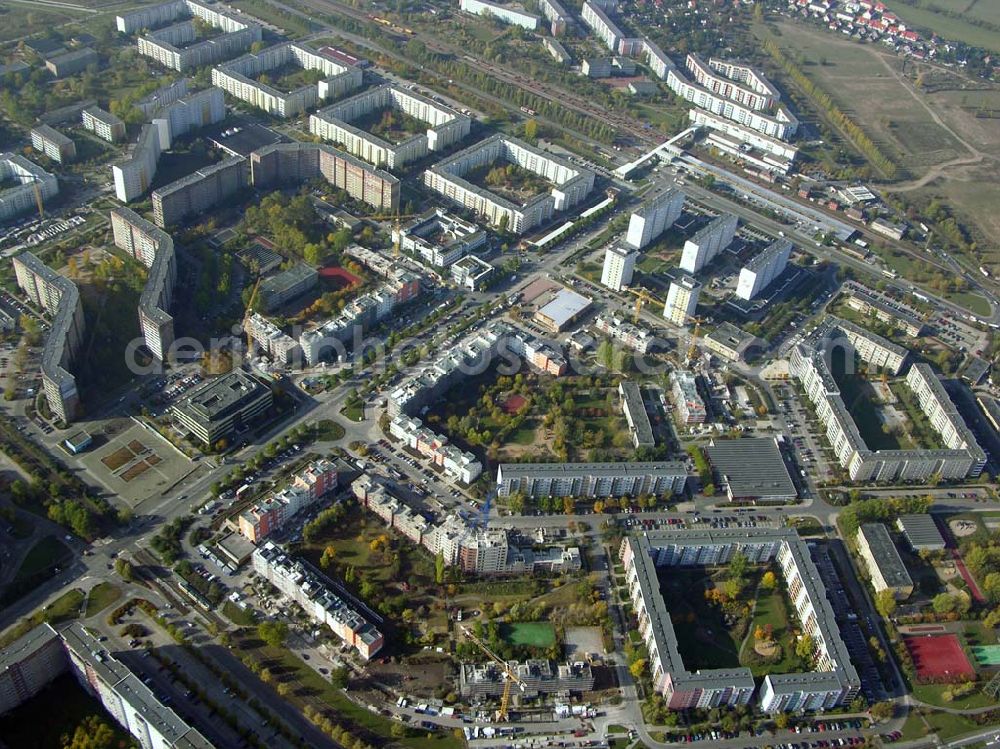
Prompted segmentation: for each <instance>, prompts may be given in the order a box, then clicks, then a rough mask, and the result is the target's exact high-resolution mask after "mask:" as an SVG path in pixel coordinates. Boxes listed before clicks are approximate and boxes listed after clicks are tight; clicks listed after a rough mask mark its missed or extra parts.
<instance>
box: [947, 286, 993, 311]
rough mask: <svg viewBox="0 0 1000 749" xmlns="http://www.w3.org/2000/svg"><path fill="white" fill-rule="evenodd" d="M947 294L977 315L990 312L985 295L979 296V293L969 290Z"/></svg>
mask: <svg viewBox="0 0 1000 749" xmlns="http://www.w3.org/2000/svg"><path fill="white" fill-rule="evenodd" d="M946 296H947V297H948V298H949V299H950V300H951V301H953V302H954V303H955V304H959V305H961V306H963V307H965V308H966V309H967V310H969V311H970V312H973V313H975V314H977V315H989V314H990V304H989V302H987V301H986V299H985V298H984V297H981V296H979V294H973V293H972V292H969V291H959V292H952V293H950V294H947V295H946Z"/></svg>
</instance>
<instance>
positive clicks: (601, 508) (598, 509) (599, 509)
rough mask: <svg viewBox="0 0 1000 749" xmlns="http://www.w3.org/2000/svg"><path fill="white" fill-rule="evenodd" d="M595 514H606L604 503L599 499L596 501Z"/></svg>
mask: <svg viewBox="0 0 1000 749" xmlns="http://www.w3.org/2000/svg"><path fill="white" fill-rule="evenodd" d="M594 512H595V513H596V514H597V515H600V514H601V513H603V512H604V502H602V501H601V500H599V499H597V500H594Z"/></svg>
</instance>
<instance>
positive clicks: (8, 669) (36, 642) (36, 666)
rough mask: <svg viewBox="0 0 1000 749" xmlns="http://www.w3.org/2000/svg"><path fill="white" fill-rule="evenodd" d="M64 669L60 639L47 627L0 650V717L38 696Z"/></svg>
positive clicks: (35, 629)
mask: <svg viewBox="0 0 1000 749" xmlns="http://www.w3.org/2000/svg"><path fill="white" fill-rule="evenodd" d="M67 666H68V662H67V660H66V651H65V650H64V649H63V643H62V639H61V638H60V637H59V633H58V632H56V631H55V630H54V629H52V627H51V626H50V625H49V624H41V625H39V626H37V627H35V628H34V629H32V630H31V631H29V632H28V633H27V634H25V635H23V636H22V637H19V638H18V639H16V640H14V642H12V643H11V644H10V645H8V646H6V647H4V648H2V649H0V715H3V714H4V713H6V712H7V711H9V710H13V709H14V708H15V707H17V706H18V705H20V704H22V703H24V702H27V701H28V700H30V699H31V698H32V697H34V696H35V695H36V694H38V693H39V692H41V691H42V689H44V688H45V687H46V685H48V684H49V683H50V682H51V681H53V680H54V679H55V678H56V677H57V676H59V675H60V674H61V673H63V672H64V671H66V668H67Z"/></svg>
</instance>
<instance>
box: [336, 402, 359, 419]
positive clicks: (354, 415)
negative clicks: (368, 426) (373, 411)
mask: <svg viewBox="0 0 1000 749" xmlns="http://www.w3.org/2000/svg"><path fill="white" fill-rule="evenodd" d="M340 413H341V414H342V415H343V416H344V417H345V418H348V419H350V420H351V421H364V419H365V407H364V404H362V403H353V404H351V405H349V406H344V407H343V408H342V409H341V411H340Z"/></svg>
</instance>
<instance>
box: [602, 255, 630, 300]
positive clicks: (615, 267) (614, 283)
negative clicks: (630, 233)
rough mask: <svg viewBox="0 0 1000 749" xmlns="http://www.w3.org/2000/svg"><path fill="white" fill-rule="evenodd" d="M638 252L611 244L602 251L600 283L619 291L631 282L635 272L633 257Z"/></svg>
mask: <svg viewBox="0 0 1000 749" xmlns="http://www.w3.org/2000/svg"><path fill="white" fill-rule="evenodd" d="M637 255H638V253H637V252H636V251H635V250H630V249H628V248H625V247H621V246H619V245H616V244H613V245H610V246H609V247H608V249H607V250H606V251H605V253H604V270H603V271H602V272H601V283H602V284H604V285H605V286H607V287H608V288H609V289H614V290H615V291H621V290H622V289H624V288H625V287H626V286H628V285H629V284H630V283H632V274H633V273H634V272H635V259H636V256H637Z"/></svg>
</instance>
